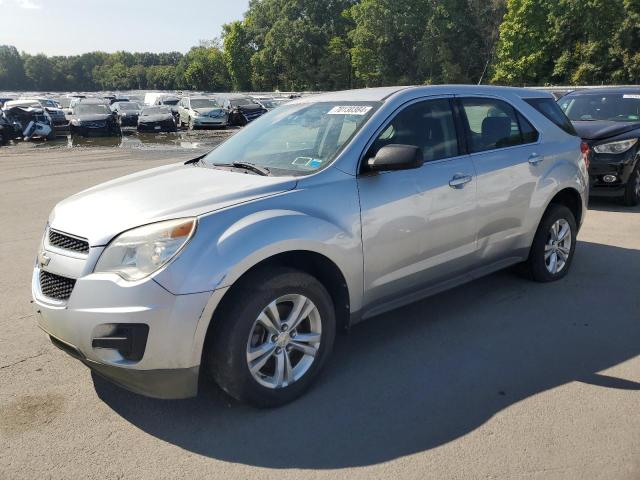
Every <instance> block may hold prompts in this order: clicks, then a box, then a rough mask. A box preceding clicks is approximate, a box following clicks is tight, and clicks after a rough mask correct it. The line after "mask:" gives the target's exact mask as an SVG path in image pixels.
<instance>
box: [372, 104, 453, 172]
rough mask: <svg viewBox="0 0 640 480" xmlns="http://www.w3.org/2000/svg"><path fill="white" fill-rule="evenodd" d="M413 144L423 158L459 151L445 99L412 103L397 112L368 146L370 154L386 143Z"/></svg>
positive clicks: (446, 156)
mask: <svg viewBox="0 0 640 480" xmlns="http://www.w3.org/2000/svg"><path fill="white" fill-rule="evenodd" d="M391 144H401V145H413V146H415V147H418V148H420V149H421V150H422V155H423V157H424V160H425V162H428V161H432V160H439V159H442V158H449V157H455V156H457V155H458V136H457V133H456V127H455V122H454V119H453V111H452V109H451V104H450V103H449V100H447V99H439V100H427V101H424V102H419V103H414V104H413V105H410V106H408V107H406V108H405V109H404V110H402V111H401V112H400V113H398V114H397V115H396V116H395V118H394V119H393V120H391V123H389V125H388V126H387V127H386V128H385V129H384V130H383V131H382V133H380V135H379V136H378V138H377V139H376V140H375V141H374V142H373V145H372V146H371V149H370V150H369V154H368V156H369V158H371V157H373V156H375V154H376V153H377V152H378V150H380V149H381V148H382V147H384V146H385V145H391Z"/></svg>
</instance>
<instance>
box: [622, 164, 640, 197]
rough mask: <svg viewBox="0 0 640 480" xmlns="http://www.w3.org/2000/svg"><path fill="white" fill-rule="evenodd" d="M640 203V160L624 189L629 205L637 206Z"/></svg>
mask: <svg viewBox="0 0 640 480" xmlns="http://www.w3.org/2000/svg"><path fill="white" fill-rule="evenodd" d="M638 203H640V162H638V165H636V168H635V169H634V170H633V172H631V175H630V176H629V181H628V182H627V185H626V187H625V190H624V204H625V205H627V206H629V207H635V206H636V205H638Z"/></svg>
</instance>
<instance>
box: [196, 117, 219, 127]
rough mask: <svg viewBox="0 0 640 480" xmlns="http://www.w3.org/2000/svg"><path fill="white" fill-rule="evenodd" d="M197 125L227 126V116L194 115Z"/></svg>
mask: <svg viewBox="0 0 640 480" xmlns="http://www.w3.org/2000/svg"><path fill="white" fill-rule="evenodd" d="M192 120H193V125H194V126H195V127H226V126H227V118H226V117H193V118H192Z"/></svg>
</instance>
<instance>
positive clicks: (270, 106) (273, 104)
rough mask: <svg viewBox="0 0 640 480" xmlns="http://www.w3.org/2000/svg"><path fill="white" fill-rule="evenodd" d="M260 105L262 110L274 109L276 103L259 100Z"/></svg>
mask: <svg viewBox="0 0 640 480" xmlns="http://www.w3.org/2000/svg"><path fill="white" fill-rule="evenodd" d="M260 103H261V104H262V106H263V107H264V108H275V107H276V106H277V103H276V102H274V101H273V100H260Z"/></svg>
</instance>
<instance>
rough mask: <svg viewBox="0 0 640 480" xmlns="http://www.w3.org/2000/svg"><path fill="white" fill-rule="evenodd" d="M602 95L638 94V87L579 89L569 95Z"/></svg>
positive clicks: (639, 92)
mask: <svg viewBox="0 0 640 480" xmlns="http://www.w3.org/2000/svg"><path fill="white" fill-rule="evenodd" d="M603 93H636V94H640V85H639V86H637V87H633V86H625V87H597V88H581V89H579V90H574V91H573V92H571V93H568V94H567V96H569V95H598V94H603Z"/></svg>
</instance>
